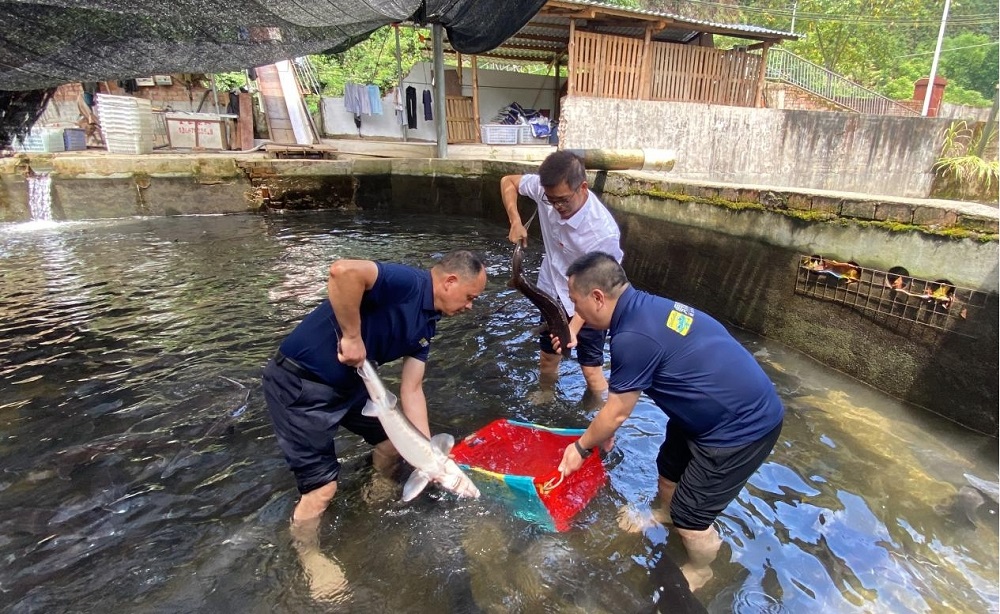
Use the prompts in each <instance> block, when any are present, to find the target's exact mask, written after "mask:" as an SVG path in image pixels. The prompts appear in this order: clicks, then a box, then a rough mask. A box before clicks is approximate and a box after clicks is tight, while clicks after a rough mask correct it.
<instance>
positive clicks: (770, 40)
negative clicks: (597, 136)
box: [446, 0, 798, 142]
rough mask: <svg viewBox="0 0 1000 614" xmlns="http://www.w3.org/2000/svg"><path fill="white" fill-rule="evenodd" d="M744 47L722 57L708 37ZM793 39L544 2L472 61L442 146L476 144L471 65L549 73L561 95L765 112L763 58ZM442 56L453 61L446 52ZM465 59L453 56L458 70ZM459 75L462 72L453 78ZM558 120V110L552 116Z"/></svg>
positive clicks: (574, 2)
mask: <svg viewBox="0 0 1000 614" xmlns="http://www.w3.org/2000/svg"><path fill="white" fill-rule="evenodd" d="M716 35H721V36H729V37H734V38H740V39H743V40H746V41H747V44H746V45H745V46H738V47H735V48H733V49H729V50H723V49H717V48H715V46H714V36H716ZM797 38H798V36H797V35H795V34H791V33H788V32H779V31H775V30H768V29H765V28H760V27H756V26H746V25H739V24H721V23H713V22H709V21H700V20H695V19H690V18H685V17H681V16H678V15H673V14H670V13H665V12H659V11H643V10H633V9H625V8H620V7H615V6H610V5H606V4H602V3H599V2H588V1H586V0H549V2H547V3H546V4H545V6H544V7H542V10H541V11H539V12H538V13H537V14H536V15H535V16H534V17H533V18H532V19H531V21H529V22H528V23H527V24H526V25H525V26H524V27H523V28H521V30H520V31H518V32H517V34H515V35H514V36H512V37H511V38H509V39H507V41H505V42H504V43H503V45H501V46H500V47H498V48H496V49H494V50H492V51H490V52H487V53H484V54H481V55H479V56H472V58H471V59H470V65H471V69H472V70H471V72H472V96H471V97H461V96H449V97H448V100H447V117H448V134H449V136H448V141H449V142H476V141H479V134H478V132H479V130H478V127H479V125H480V123H481V122H480V116H479V101H478V83H477V78H476V70H477V62H476V58H482V57H487V58H493V59H497V60H501V61H512V62H538V63H546V64H549V65H550V70H551V69H553V68H554V69H555V70H556V75H559V72H560V71H559V67H562V66H565V67H566V74H567V75H568V76H567V78H566V79H565V80H561V79H560V78H558V76H557V78H556V80H555V83H556V88H557V90H558V94H557V96H556V98H557V100H558V99H559V98H560V97H561V95H565V96H570V97H574V96H581V97H592V98H613V99H619V100H622V99H624V100H655V101H675V102H695V103H699V102H700V103H705V104H717V105H731V106H743V107H754V106H763V92H764V76H765V69H766V66H767V51H768V49H769V48H770V47H771V46H773V45H776V44H778V43H780V42H782V41H783V40H795V39H797ZM446 52H451V53H454V51H452V50H451V49H450V48H446ZM463 64H464V59H463V58H462V57H461V55H459V66H462V65H463ZM459 74H461V71H459ZM555 115H556V116H557V117H558V108H557V109H556V111H555Z"/></svg>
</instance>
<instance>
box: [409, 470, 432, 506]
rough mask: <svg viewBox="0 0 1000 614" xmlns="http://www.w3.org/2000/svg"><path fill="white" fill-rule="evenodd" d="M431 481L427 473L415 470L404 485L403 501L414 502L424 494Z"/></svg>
mask: <svg viewBox="0 0 1000 614" xmlns="http://www.w3.org/2000/svg"><path fill="white" fill-rule="evenodd" d="M430 481H431V478H430V477H429V476H428V475H427V474H426V473H424V472H423V471H420V470H419V469H417V470H414V472H413V473H411V474H410V479H408V480H406V484H403V501H412V500H413V499H414V498H415V497H416V496H417V495H419V494H420V493H421V492H423V490H424V488H426V487H427V484H428V483H429V482H430Z"/></svg>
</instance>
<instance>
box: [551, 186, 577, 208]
mask: <svg viewBox="0 0 1000 614" xmlns="http://www.w3.org/2000/svg"><path fill="white" fill-rule="evenodd" d="M582 185H583V184H582V183H581V184H580V185H578V186H576V189H575V190H573V191H572V192H571V193H570V194H569V195H568V196H563V197H560V198H549V195H548V194H544V193H543V194H542V202H543V203H544V204H546V205H549V206H550V207H565V206H566V205H568V204H569V201H571V200H573V197H574V196H576V193H577V192H579V191H580V187H581V186H582Z"/></svg>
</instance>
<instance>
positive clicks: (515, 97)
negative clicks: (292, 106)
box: [321, 62, 555, 142]
mask: <svg viewBox="0 0 1000 614" xmlns="http://www.w3.org/2000/svg"><path fill="white" fill-rule="evenodd" d="M432 73H433V65H432V64H431V63H430V62H420V63H418V64H416V65H415V66H414V67H413V70H411V71H410V74H409V75H407V76H406V77H404V78H403V90H404V91H405V90H406V88H407V87H408V86H411V85H412V86H413V87H415V88H416V90H417V128H416V129H415V130H412V129H411V130H407V136H408V138H409V139H410V140H416V141H421V140H422V141H430V142H434V141H436V140H437V136H436V132H435V129H434V122H428V121H424V108H423V91H424V90H431V94H432V95H433V93H434V89H433V88H432V87H431V74H432ZM554 88H555V79H554V78H553V77H552V76H549V77H543V76H539V75H524V74H520V73H514V72H505V71H500V70H480V71H479V116H480V121H481V122H482V123H484V124H485V123H490V122H491V120H492V119H493V117H494V116H495V115H497V113H499V111H500V109H502V108H504V107H506V106H507V105H509V104H510V103H512V102H517V103H518V104H520V105H521V106H523V107H525V108H536V109H549V111H550V117H551V114H552V113H554V112H555V89H554ZM462 95H463V96H469V97H471V96H472V69H471V68H468V67H466V68H464V69H463V70H462ZM404 102H405V101H404ZM321 109H322V112H323V133H324V135H325V136H329V137H338V136H355V137H356V136H358V130H357V128H356V127H355V126H354V115H353V114H352V113H349V112H348V111H346V110H345V109H344V99H343V98H324V99H323V104H322V106H321ZM361 136H362V137H378V138H399V139H401V138H402V137H403V131H402V128H401V126H400V124H399V121H398V120H397V118H396V114H395V111H394V102H393V92H392V91H390V92H389V94H388V95H387V96H386V97H385V98H383V99H382V115H362V116H361Z"/></svg>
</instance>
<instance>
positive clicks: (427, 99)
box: [424, 90, 434, 121]
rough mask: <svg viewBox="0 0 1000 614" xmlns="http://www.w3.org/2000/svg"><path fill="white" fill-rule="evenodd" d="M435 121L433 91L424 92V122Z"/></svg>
mask: <svg viewBox="0 0 1000 614" xmlns="http://www.w3.org/2000/svg"><path fill="white" fill-rule="evenodd" d="M433 119H434V110H433V107H432V106H431V91H430V90H424V120H425V121H432V120H433Z"/></svg>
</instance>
